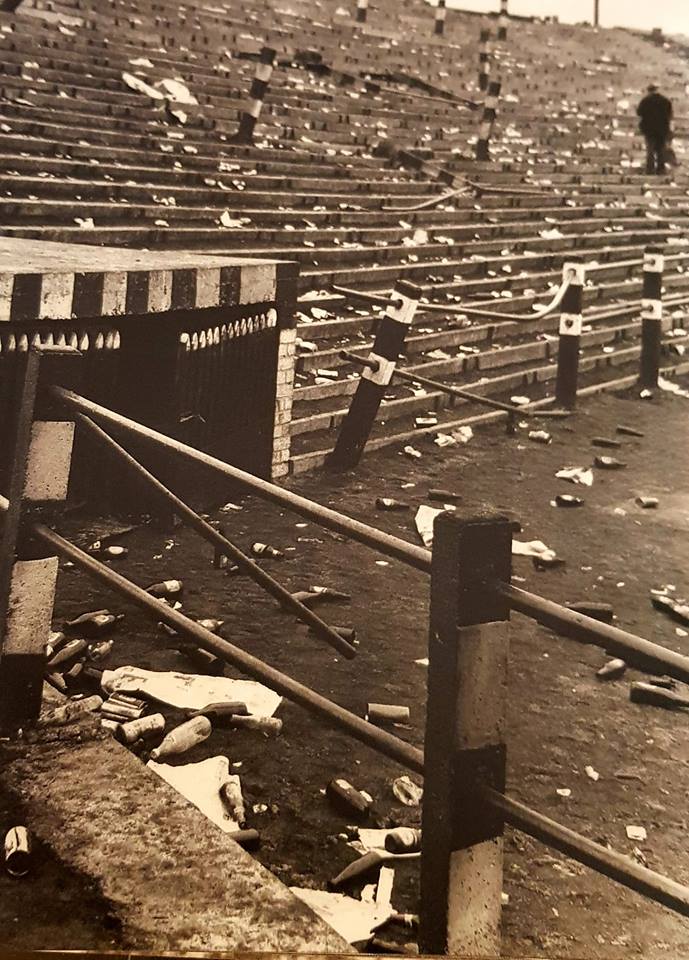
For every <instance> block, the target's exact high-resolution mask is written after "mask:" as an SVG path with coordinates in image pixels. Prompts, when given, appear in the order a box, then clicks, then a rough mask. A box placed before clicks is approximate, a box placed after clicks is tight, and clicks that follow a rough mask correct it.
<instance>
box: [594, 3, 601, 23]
mask: <svg viewBox="0 0 689 960" xmlns="http://www.w3.org/2000/svg"><path fill="white" fill-rule="evenodd" d="M599 14H600V0H593V25H594V27H597V26H599Z"/></svg>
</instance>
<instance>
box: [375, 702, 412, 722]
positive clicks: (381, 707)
mask: <svg viewBox="0 0 689 960" xmlns="http://www.w3.org/2000/svg"><path fill="white" fill-rule="evenodd" d="M366 719H367V720H368V722H369V723H375V724H376V725H377V726H385V725H386V724H388V723H409V719H410V713H409V707H404V706H401V705H398V704H393V703H369V704H367V706H366Z"/></svg>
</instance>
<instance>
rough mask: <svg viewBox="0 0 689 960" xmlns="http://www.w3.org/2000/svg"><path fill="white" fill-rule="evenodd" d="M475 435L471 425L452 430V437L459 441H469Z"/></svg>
mask: <svg viewBox="0 0 689 960" xmlns="http://www.w3.org/2000/svg"><path fill="white" fill-rule="evenodd" d="M473 435H474V431H473V430H472V429H471V427H457V429H456V430H453V431H452V437H453V439H454V440H457V442H458V443H468V442H469V441H470V440H471V438H472V437H473Z"/></svg>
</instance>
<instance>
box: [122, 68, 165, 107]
mask: <svg viewBox="0 0 689 960" xmlns="http://www.w3.org/2000/svg"><path fill="white" fill-rule="evenodd" d="M122 80H123V81H124V83H125V84H126V86H128V87H129V89H130V90H134V91H136V93H143V94H144V95H145V96H147V97H150V98H151V100H164V99H165V94H163V93H161V91H160V90H157V89H156V88H155V87H152V86H151V85H150V84H149V83H146V81H145V80H142V79H141V77H135V76H134V74H133V73H127V71H126V70H125V71H124V72H123V74H122Z"/></svg>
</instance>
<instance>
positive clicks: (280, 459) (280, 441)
mask: <svg viewBox="0 0 689 960" xmlns="http://www.w3.org/2000/svg"><path fill="white" fill-rule="evenodd" d="M296 340H297V331H296V330H295V329H294V328H289V329H286V330H281V331H280V340H279V343H278V368H277V388H276V391H275V422H274V427H273V462H272V470H271V476H272V477H273V479H277V478H279V477H284V476H286V474H287V473H288V472H289V454H290V421H291V419H292V401H293V398H294V366H295V357H296Z"/></svg>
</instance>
